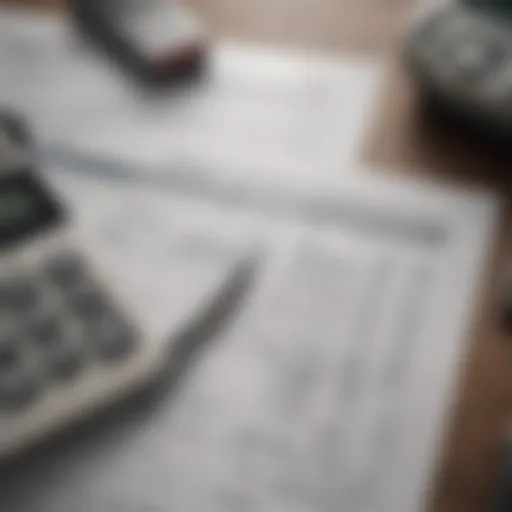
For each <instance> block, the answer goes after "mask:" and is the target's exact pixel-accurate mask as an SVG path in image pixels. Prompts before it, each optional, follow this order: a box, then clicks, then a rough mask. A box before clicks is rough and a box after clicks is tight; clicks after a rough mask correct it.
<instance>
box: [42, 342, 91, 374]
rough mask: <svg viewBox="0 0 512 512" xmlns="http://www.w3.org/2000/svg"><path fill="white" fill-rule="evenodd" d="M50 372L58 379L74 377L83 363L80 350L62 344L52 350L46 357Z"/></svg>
mask: <svg viewBox="0 0 512 512" xmlns="http://www.w3.org/2000/svg"><path fill="white" fill-rule="evenodd" d="M46 360H47V365H48V370H49V372H50V374H51V375H52V376H53V377H55V378H56V379H58V380H67V379H70V378H72V377H74V376H75V375H76V374H77V373H78V372H79V371H80V370H81V368H82V367H83V365H84V362H85V360H84V357H83V354H82V353H81V351H80V350H79V349H78V348H76V347H73V346H70V345H62V346H61V347H59V348H56V349H54V350H52V351H51V352H50V353H49V354H47V357H46Z"/></svg>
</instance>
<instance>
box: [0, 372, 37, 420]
mask: <svg viewBox="0 0 512 512" xmlns="http://www.w3.org/2000/svg"><path fill="white" fill-rule="evenodd" d="M36 394H37V386H36V383H35V380H34V379H33V378H32V376H30V375H29V373H28V372H27V371H26V368H24V365H22V364H19V365H16V366H15V367H12V368H10V369H9V370H6V371H0V409H4V410H15V409H20V408H22V407H24V406H25V405H27V404H28V403H29V402H31V401H32V400H33V399H34V398H35V396H36Z"/></svg>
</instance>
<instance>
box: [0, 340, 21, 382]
mask: <svg viewBox="0 0 512 512" xmlns="http://www.w3.org/2000/svg"><path fill="white" fill-rule="evenodd" d="M19 361H20V353H19V350H18V347H17V345H16V342H15V341H14V340H11V339H4V340H0V375H1V374H3V373H5V372H8V371H10V370H11V369H12V368H13V367H15V366H16V364H18V363H19Z"/></svg>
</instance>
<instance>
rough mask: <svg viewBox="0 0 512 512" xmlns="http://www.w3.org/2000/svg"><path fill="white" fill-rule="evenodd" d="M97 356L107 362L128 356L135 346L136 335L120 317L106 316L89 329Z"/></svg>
mask: <svg viewBox="0 0 512 512" xmlns="http://www.w3.org/2000/svg"><path fill="white" fill-rule="evenodd" d="M88 334H89V336H91V343H92V345H93V347H94V349H95V351H96V352H97V354H98V355H99V356H100V357H101V358H102V359H106V360H116V359H121V358H123V357H125V356H127V355H128V354H129V353H130V352H131V351H132V349H133V348H134V346H135V333H134V332H133V330H132V329H131V328H130V326H129V325H128V324H127V323H126V322H125V321H124V320H123V319H122V318H120V317H119V316H118V315H104V316H103V317H101V318H99V319H98V320H97V321H96V322H95V323H94V325H93V326H92V328H91V329H88Z"/></svg>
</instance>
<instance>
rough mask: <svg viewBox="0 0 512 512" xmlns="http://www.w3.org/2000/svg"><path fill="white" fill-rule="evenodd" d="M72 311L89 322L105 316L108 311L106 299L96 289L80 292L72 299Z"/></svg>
mask: <svg viewBox="0 0 512 512" xmlns="http://www.w3.org/2000/svg"><path fill="white" fill-rule="evenodd" d="M70 302H71V310H72V311H73V313H74V314H75V315H76V316H77V317H78V318H80V319H83V320H86V321H89V320H91V319H94V318H98V317H99V316H101V315H103V314H104V313H105V311H106V310H107V309H108V306H107V304H106V300H105V297H104V296H103V294H102V293H101V292H99V291H98V290H95V289H84V290H80V291H78V292H77V293H76V294H75V295H74V296H73V297H72V298H71V299H70Z"/></svg>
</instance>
